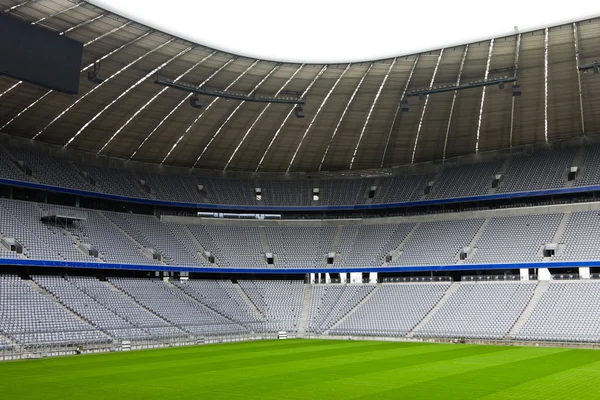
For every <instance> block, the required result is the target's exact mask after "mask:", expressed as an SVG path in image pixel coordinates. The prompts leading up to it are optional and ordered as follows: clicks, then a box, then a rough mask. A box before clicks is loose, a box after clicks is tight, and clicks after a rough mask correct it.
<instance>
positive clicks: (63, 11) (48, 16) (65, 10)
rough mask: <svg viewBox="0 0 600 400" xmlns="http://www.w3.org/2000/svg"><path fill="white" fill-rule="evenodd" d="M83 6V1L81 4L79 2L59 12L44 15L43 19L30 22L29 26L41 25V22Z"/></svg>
mask: <svg viewBox="0 0 600 400" xmlns="http://www.w3.org/2000/svg"><path fill="white" fill-rule="evenodd" d="M83 4H85V1H83V2H81V3H77V4H73V5H72V6H71V7H67V8H64V9H62V10H60V11H57V12H55V13H52V14H48V15H46V16H45V17H43V18H40V19H38V20H37V21H35V22H32V23H31V25H36V24H39V23H41V22H42V21H45V20H47V19H50V18H52V17H56V16H57V15H61V14H64V13H66V12H67V11H71V10H72V9H74V8H77V7H79V6H81V5H83Z"/></svg>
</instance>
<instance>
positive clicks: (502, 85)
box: [498, 81, 504, 89]
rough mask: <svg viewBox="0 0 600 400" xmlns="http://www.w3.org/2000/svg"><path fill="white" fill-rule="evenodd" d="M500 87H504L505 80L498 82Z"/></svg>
mask: <svg viewBox="0 0 600 400" xmlns="http://www.w3.org/2000/svg"><path fill="white" fill-rule="evenodd" d="M498 87H499V88H500V89H504V82H502V81H500V83H499V84H498Z"/></svg>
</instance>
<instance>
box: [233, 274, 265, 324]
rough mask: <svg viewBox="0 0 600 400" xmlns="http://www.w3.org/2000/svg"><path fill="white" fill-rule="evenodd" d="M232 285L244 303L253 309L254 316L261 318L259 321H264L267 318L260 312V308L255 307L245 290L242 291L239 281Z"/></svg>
mask: <svg viewBox="0 0 600 400" xmlns="http://www.w3.org/2000/svg"><path fill="white" fill-rule="evenodd" d="M233 287H234V288H235V290H237V291H238V293H239V295H240V297H241V298H242V299H244V301H245V302H246V303H248V306H250V309H251V310H252V311H254V313H255V314H256V316H257V317H258V318H259V319H260V320H261V321H265V320H266V319H267V317H266V316H265V315H264V314H263V313H261V312H260V310H259V309H258V307H256V304H254V302H253V301H252V299H251V298H250V297H248V295H247V294H246V292H244V289H242V287H241V286H240V284H239V283H234V284H233Z"/></svg>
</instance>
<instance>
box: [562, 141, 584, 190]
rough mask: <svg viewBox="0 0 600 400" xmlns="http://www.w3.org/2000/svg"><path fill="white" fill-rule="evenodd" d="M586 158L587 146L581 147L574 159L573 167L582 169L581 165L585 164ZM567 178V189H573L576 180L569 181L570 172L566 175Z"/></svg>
mask: <svg viewBox="0 0 600 400" xmlns="http://www.w3.org/2000/svg"><path fill="white" fill-rule="evenodd" d="M584 156H585V146H581V147H580V148H579V149H578V150H577V153H575V157H574V158H573V162H572V163H571V167H581V163H582V162H583V157H584ZM564 178H565V187H573V184H574V183H575V180H572V181H569V179H568V178H569V172H568V171H567V172H566V174H565V175H564Z"/></svg>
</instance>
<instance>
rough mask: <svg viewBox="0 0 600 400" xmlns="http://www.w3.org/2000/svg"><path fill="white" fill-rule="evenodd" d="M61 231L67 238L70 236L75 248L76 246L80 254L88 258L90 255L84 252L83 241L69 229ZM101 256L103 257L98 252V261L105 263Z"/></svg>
mask: <svg viewBox="0 0 600 400" xmlns="http://www.w3.org/2000/svg"><path fill="white" fill-rule="evenodd" d="M60 229H61V231H62V232H63V233H64V234H65V236H68V237H69V239H71V241H72V242H73V246H75V248H76V249H77V251H78V252H80V253H81V254H83V255H84V256H88V255H89V254H86V253H85V252H84V251H83V250H82V247H83V246H82V243H81V240H79V239H78V238H77V237H76V236H75V235H73V233H71V231H69V230H68V229H65V228H60ZM100 256H101V254H100V252H98V257H97V258H96V260H97V261H98V262H104V260H103V259H102V258H101V257H100Z"/></svg>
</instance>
